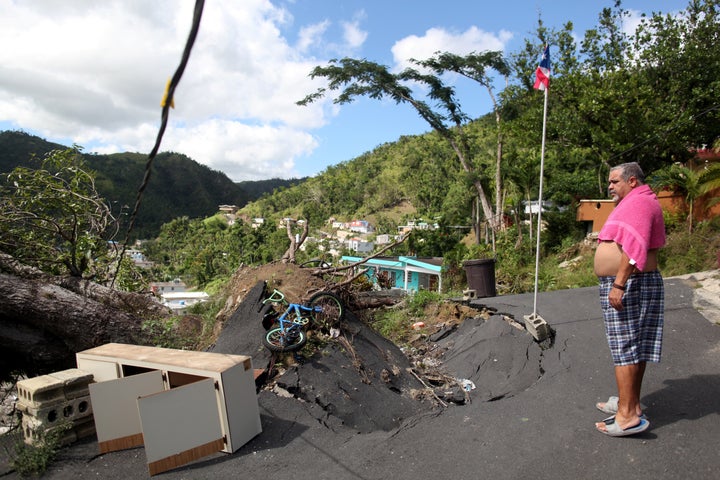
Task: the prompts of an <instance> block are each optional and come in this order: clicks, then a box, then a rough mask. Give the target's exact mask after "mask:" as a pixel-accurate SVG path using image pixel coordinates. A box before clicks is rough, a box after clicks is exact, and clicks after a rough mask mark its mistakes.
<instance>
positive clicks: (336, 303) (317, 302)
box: [307, 292, 345, 329]
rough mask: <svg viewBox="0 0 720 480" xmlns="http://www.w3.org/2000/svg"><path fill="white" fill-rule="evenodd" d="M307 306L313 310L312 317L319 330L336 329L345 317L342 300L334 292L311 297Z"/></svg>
mask: <svg viewBox="0 0 720 480" xmlns="http://www.w3.org/2000/svg"><path fill="white" fill-rule="evenodd" d="M307 304H308V306H310V307H312V309H313V311H312V312H310V315H312V318H313V323H314V324H315V326H316V327H318V328H328V329H329V328H332V327H335V326H337V325H338V323H340V321H341V320H342V319H343V316H344V315H345V307H343V304H342V300H340V297H338V296H337V295H335V294H334V293H332V292H318V293H316V294H315V295H313V296H312V297H310V300H309V301H308V303H307Z"/></svg>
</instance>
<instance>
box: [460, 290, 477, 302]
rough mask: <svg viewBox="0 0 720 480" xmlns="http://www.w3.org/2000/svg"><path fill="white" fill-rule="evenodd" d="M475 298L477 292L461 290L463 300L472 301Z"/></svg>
mask: <svg viewBox="0 0 720 480" xmlns="http://www.w3.org/2000/svg"><path fill="white" fill-rule="evenodd" d="M476 296H477V292H476V291H475V290H472V289H470V290H463V300H472V299H474V298H475V297H476Z"/></svg>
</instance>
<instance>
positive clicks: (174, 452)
mask: <svg viewBox="0 0 720 480" xmlns="http://www.w3.org/2000/svg"><path fill="white" fill-rule="evenodd" d="M76 359H77V366H78V368H79V369H81V370H84V371H87V372H90V373H92V374H93V376H94V378H95V381H96V382H97V383H94V384H90V398H91V402H92V405H93V411H94V415H95V427H96V431H97V436H98V444H99V447H100V452H101V453H105V452H111V451H115V450H120V449H125V448H130V447H134V446H138V445H143V444H144V445H145V451H146V455H147V457H148V468H149V470H150V474H151V475H155V474H157V473H160V472H163V471H166V470H170V469H172V468H175V467H178V466H180V465H183V464H186V463H188V462H191V461H193V460H196V459H198V458H201V457H203V456H206V455H209V454H212V453H214V452H217V451H224V452H228V453H230V452H234V451H236V450H237V449H239V448H240V447H241V446H243V445H244V444H245V443H247V442H248V441H250V440H251V439H252V438H253V437H255V436H256V435H257V434H259V433H260V432H261V431H262V427H261V425H260V413H259V409H258V404H257V396H256V393H255V380H254V375H253V369H252V361H251V359H250V357H247V356H244V355H226V354H220V353H211V352H193V351H185V350H174V349H168V348H155V347H144V346H139V345H126V344H119V343H109V344H106V345H102V346H100V347H96V348H92V349H90V350H85V351H82V352H79V353H77V354H76Z"/></svg>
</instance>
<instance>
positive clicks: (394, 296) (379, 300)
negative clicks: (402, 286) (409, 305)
mask: <svg viewBox="0 0 720 480" xmlns="http://www.w3.org/2000/svg"><path fill="white" fill-rule="evenodd" d="M406 296H407V294H406V293H405V292H404V291H402V290H380V291H369V292H358V293H356V294H355V296H354V297H353V299H352V308H354V309H355V310H365V309H368V308H379V307H391V306H394V305H397V304H398V303H400V302H402V301H404V300H405V298H406Z"/></svg>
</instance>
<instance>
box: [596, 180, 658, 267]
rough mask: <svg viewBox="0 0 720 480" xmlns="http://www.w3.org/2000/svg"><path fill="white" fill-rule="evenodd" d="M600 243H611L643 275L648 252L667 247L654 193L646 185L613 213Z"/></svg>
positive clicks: (636, 190)
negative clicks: (632, 261)
mask: <svg viewBox="0 0 720 480" xmlns="http://www.w3.org/2000/svg"><path fill="white" fill-rule="evenodd" d="M598 240H599V241H604V240H612V241H613V242H615V243H617V244H619V245H621V246H622V249H623V251H624V252H625V253H626V254H627V256H628V257H630V259H631V260H634V261H635V265H636V266H637V268H638V269H640V270H641V271H642V270H643V269H644V268H645V263H646V262H647V252H648V250H651V249H654V248H660V247H662V246H663V245H665V222H664V220H663V214H662V208H660V204H659V203H658V201H657V197H656V196H655V193H654V192H653V191H652V190H651V189H650V187H649V186H647V185H641V186H639V187H635V188H633V189H632V190H631V191H630V192H629V193H628V194H627V195H625V198H623V199H622V200H620V203H618V204H617V206H616V207H615V209H614V210H613V211H612V213H610V216H609V217H608V219H607V221H606V222H605V225H603V228H602V229H601V230H600V233H599V234H598Z"/></svg>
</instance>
